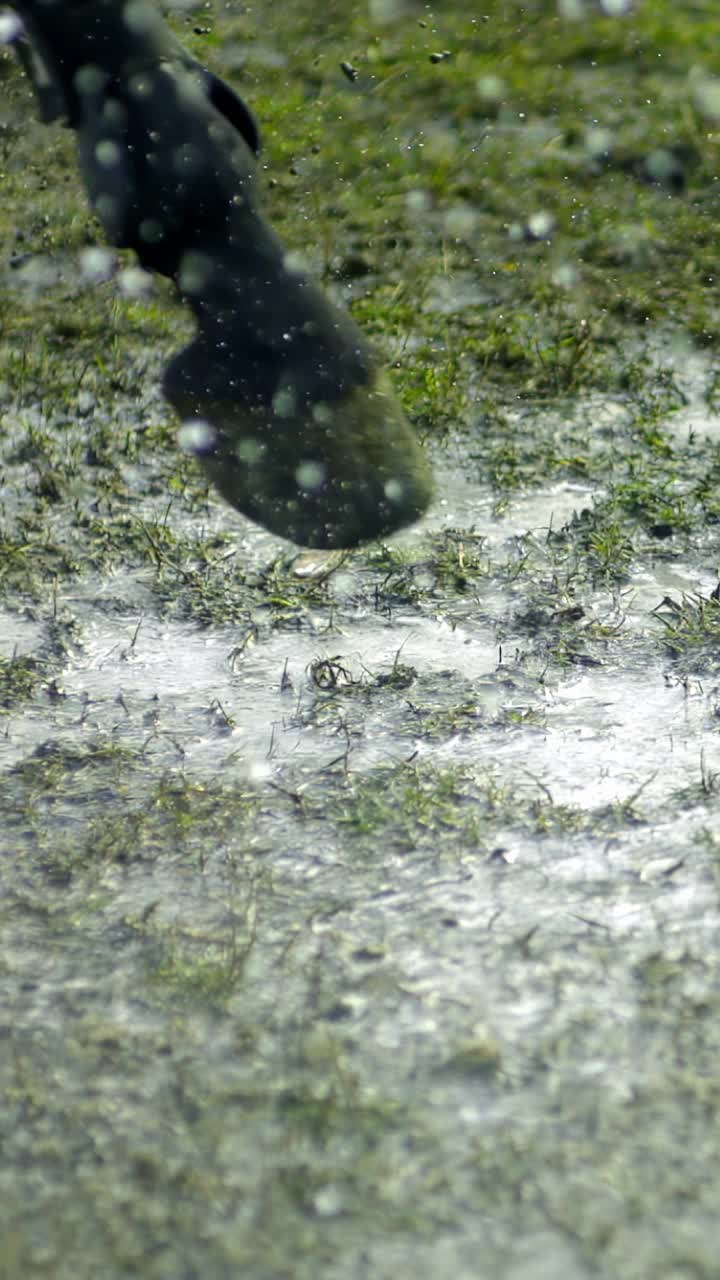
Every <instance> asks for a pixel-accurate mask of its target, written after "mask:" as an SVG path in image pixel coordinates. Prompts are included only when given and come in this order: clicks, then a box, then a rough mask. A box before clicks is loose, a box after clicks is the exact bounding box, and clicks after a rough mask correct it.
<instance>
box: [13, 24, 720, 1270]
mask: <svg viewBox="0 0 720 1280" xmlns="http://www.w3.org/2000/svg"><path fill="white" fill-rule="evenodd" d="M715 8H716V6H715V5H713V4H710V2H709V0H707V2H706V0H696V3H694V4H692V5H685V6H678V5H673V4H670V3H669V0H662V2H660V0H659V2H658V3H649V0H647V2H646V3H645V4H644V5H640V6H638V8H637V11H636V12H633V13H632V14H629V15H627V16H625V17H624V18H622V19H620V18H616V19H609V18H607V17H604V18H603V17H602V16H600V15H599V14H598V13H597V11H596V7H594V6H590V5H588V6H587V10H588V11H587V12H586V13H585V15H584V17H583V18H582V20H581V21H577V22H573V21H569V20H568V19H566V18H563V17H561V16H559V15H558V12H557V8H556V6H555V5H554V4H550V3H539V4H536V5H533V6H528V5H525V4H522V5H521V4H518V3H515V2H514V0H513V2H511V3H499V0H498V3H491V4H489V6H485V10H486V11H485V10H484V12H483V14H479V13H475V12H473V11H471V10H470V9H468V7H467V6H462V5H458V4H449V5H445V6H443V8H442V12H440V11H438V12H433V11H431V10H428V9H426V8H422V9H421V8H418V7H413V6H412V5H407V6H405V7H403V6H399V5H397V6H396V5H387V6H383V5H371V6H370V7H369V8H368V6H366V5H350V4H348V3H346V2H345V0H330V3H329V4H326V5H324V6H323V8H322V10H319V9H316V8H313V7H312V6H308V5H307V4H301V3H299V0H298V2H297V3H296V0H290V2H289V3H286V4H284V5H283V6H282V11H280V10H279V9H278V8H277V6H276V7H275V9H274V10H273V11H270V10H262V9H258V10H257V11H256V10H255V9H247V8H241V7H240V6H237V5H231V6H230V7H229V8H228V7H226V6H220V5H218V4H215V3H213V4H211V5H210V6H209V7H207V8H203V9H197V10H190V11H188V13H187V14H186V15H185V16H184V17H183V16H182V15H180V16H177V17H176V19H175V22H176V25H177V27H178V29H179V30H180V31H181V32H182V33H183V35H184V37H186V38H187V41H188V43H189V45H190V47H191V48H192V49H193V51H194V52H195V53H196V54H197V55H198V56H199V57H201V58H202V59H203V60H204V61H207V62H208V63H210V64H211V65H212V66H213V67H214V69H216V70H218V71H219V72H221V73H223V74H228V75H230V76H231V78H232V79H233V82H234V83H235V84H236V85H237V86H238V87H239V89H240V91H241V92H243V93H245V94H246V95H247V97H248V100H249V101H250V102H251V104H252V106H253V108H254V109H255V111H256V112H257V115H258V117H259V119H260V122H261V127H262V133H263V137H264V143H265V151H264V153H263V161H262V163H263V165H264V166H266V168H265V169H264V170H263V175H262V184H261V185H262V200H263V205H264V208H265V209H266V211H267V213H268V215H269V217H270V218H271V220H272V222H273V224H274V225H275V226H276V227H277V229H278V230H279V231H280V233H281V234H282V236H283V238H284V239H285V241H286V243H287V244H288V246H289V247H290V248H292V249H293V250H295V251H297V252H300V253H302V254H304V255H305V257H306V258H308V260H309V262H310V265H311V266H312V268H313V269H314V270H315V271H316V273H317V274H318V275H320V276H321V278H322V279H323V280H324V282H325V284H326V286H327V287H328V288H329V289H331V290H332V291H334V293H335V295H336V296H338V297H339V298H341V299H342V300H343V301H344V302H345V303H346V304H347V305H349V306H350V307H351V309H352V310H353V313H354V314H355V315H356V317H357V318H358V320H359V321H360V322H361V323H362V324H363V325H364V327H365V328H366V329H367V330H368V332H369V333H371V334H372V335H373V337H374V338H375V340H376V341H377V343H378V345H379V346H381V347H382V348H383V349H384V350H385V352H386V353H387V357H388V361H389V363H390V365H391V375H392V378H393V380H394V383H395V385H396V387H397V389H398V391H399V394H400V396H401V398H402V400H403V403H404V404H405V406H406V408H407V410H408V412H409V414H410V415H411V416H412V418H413V420H414V421H415V423H416V424H417V427H418V429H419V431H420V433H421V435H422V436H423V438H424V440H425V441H426V443H427V444H428V447H429V448H430V449H431V451H432V452H433V454H434V457H435V458H436V460H437V462H438V465H439V468H440V474H443V475H444V474H447V473H448V472H452V471H453V469H454V470H455V471H456V472H460V473H462V476H463V478H464V480H465V481H466V482H467V485H468V486H470V487H471V488H472V491H473V500H472V503H471V504H470V508H469V514H467V512H466V511H464V510H463V508H462V506H461V504H460V503H459V500H458V499H457V495H456V493H455V492H454V490H453V489H452V486H450V487H449V489H448V492H447V494H446V493H445V491H444V489H443V488H442V486H441V492H440V494H439V500H440V503H442V501H443V500H446V501H447V504H448V505H447V513H446V518H443V519H442V520H440V519H438V520H436V521H435V523H431V524H429V525H428V526H427V528H425V529H423V531H422V532H421V533H420V534H419V535H411V536H410V537H409V538H408V539H405V540H400V541H398V542H397V543H395V544H393V545H389V546H382V545H378V546H371V547H367V548H364V549H362V550H360V551H359V552H357V553H355V554H354V555H353V556H352V557H349V558H348V559H347V560H345V561H342V562H339V563H336V562H333V563H332V564H326V565H325V566H324V567H323V566H322V565H320V567H319V568H318V569H317V570H313V571H312V572H305V571H304V570H303V567H302V564H301V563H300V562H296V561H295V559H294V557H293V554H292V552H291V550H290V549H281V548H279V547H278V545H277V543H275V542H271V541H270V540H263V538H262V536H261V535H259V534H257V533H256V532H254V531H250V530H249V528H248V526H245V525H243V524H241V523H240V522H239V521H238V520H236V519H235V517H233V516H232V515H231V514H230V513H228V512H226V511H225V510H224V508H223V507H222V506H221V505H220V504H219V502H218V501H217V500H216V498H215V497H214V495H213V494H212V493H210V492H208V489H207V486H206V485H205V483H204V482H203V480H202V478H201V477H200V475H199V474H198V472H197V471H196V469H195V467H194V465H193V463H192V461H189V460H188V459H187V458H185V457H184V456H183V455H182V454H181V453H180V451H179V450H178V449H177V447H176V444H175V424H174V423H173V421H172V419H171V417H170V415H169V413H168V411H167V409H166V407H165V406H164V404H163V403H162V401H161V399H160V396H159V393H158V391H157V382H158V378H159V374H160V370H161V368H162V364H163V361H164V360H165V358H166V357H167V355H168V354H169V353H170V352H171V351H173V350H177V349H178V347H179V346H180V345H181V344H182V342H183V341H184V340H185V338H186V336H187V334H188V333H189V331H190V326H189V324H188V321H187V318H186V316H184V315H183V314H182V312H181V310H180V309H179V308H178V307H177V304H176V303H175V302H174V300H173V299H172V297H171V296H170V293H169V291H168V290H167V289H166V288H165V287H164V286H163V285H162V284H158V283H156V284H155V286H154V288H153V291H152V292H151V293H150V294H149V295H148V296H144V295H143V296H135V295H133V294H132V292H131V293H130V294H128V291H127V290H128V280H127V277H124V276H123V275H122V272H123V270H124V269H126V268H127V267H128V266H130V265H131V263H130V262H129V260H127V259H126V258H125V257H124V256H123V255H118V262H117V265H118V268H119V272H120V274H115V275H114V276H113V277H112V278H111V279H109V280H107V281H105V282H101V283H93V281H92V280H90V279H89V278H86V277H83V274H82V272H81V271H79V270H78V254H80V253H81V252H82V251H83V250H84V249H87V248H88V247H91V246H93V245H95V244H96V243H97V241H98V229H97V227H96V226H95V224H94V223H93V221H92V219H91V218H90V217H89V216H88V214H87V212H86V208H85V204H84V198H83V195H82V192H81V190H80V185H79V181H78V178H77V175H76V168H75V160H74V153H73V143H72V138H71V137H70V135H69V134H68V133H67V132H66V131H63V130H62V129H59V128H58V129H53V130H46V129H42V128H41V127H40V126H35V125H33V124H31V123H29V122H28V114H29V110H30V108H29V102H28V96H27V86H26V85H25V84H24V83H23V81H22V79H21V77H20V76H19V74H18V72H17V69H15V68H14V67H13V65H12V63H11V62H10V61H9V59H5V58H3V61H2V64H0V78H2V81H3V89H4V93H5V95H6V101H7V108H6V119H5V121H4V127H3V129H2V131H1V132H2V137H1V138H0V148H1V150H2V162H3V172H4V186H3V208H2V211H1V212H0V229H1V230H2V239H3V244H4V245H5V251H4V259H3V264H2V268H1V270H2V278H3V286H4V288H3V297H2V300H1V301H0V319H1V320H2V325H3V343H2V346H1V348H0V412H1V415H2V418H1V420H2V438H1V440H0V454H1V456H2V485H3V487H2V493H1V495H0V597H1V599H2V606H3V609H4V611H5V612H4V613H3V619H4V623H5V625H6V626H7V629H8V643H7V646H6V647H5V648H3V650H2V654H1V655H0V714H1V720H0V730H1V731H2V738H0V750H1V751H2V753H3V757H4V759H3V781H2V789H1V791H0V817H1V818H2V823H1V824H0V825H1V826H2V830H3V836H2V838H0V845H1V846H2V847H1V849H0V855H1V859H2V868H3V876H2V881H3V883H2V896H1V898H0V922H1V923H2V925H3V948H2V953H1V954H0V969H1V970H2V981H3V990H4V996H5V1001H4V1004H5V1012H4V1013H3V1015H2V1017H0V1024H1V1025H0V1079H1V1080H2V1095H3V1108H2V1120H1V1121H0V1128H1V1129H2V1144H3V1145H2V1157H1V1158H0V1189H1V1190H2V1195H0V1201H2V1208H1V1209H0V1227H1V1228H2V1229H1V1230H0V1275H7V1277H8V1280H15V1277H16V1276H23V1277H24V1276H35V1275H37V1276H40V1275H53V1276H57V1277H58V1280H64V1277H65V1276H73V1278H75V1277H77V1276H82V1275H84V1274H90V1273H92V1274H93V1275H94V1274H99V1273H102V1274H103V1275H108V1276H109V1277H112V1278H113V1280H114V1278H115V1277H118V1280H119V1278H120V1277H125V1276H129V1275H136V1274H139V1273H142V1274H143V1276H147V1277H148V1280H152V1278H153V1277H162V1280H170V1278H172V1280H177V1277H178V1276H180V1275H182V1276H187V1277H188V1278H189V1277H194V1276H197V1275H202V1276H204V1277H208V1280H224V1278H225V1277H228V1278H229V1277H231V1276H232V1277H234V1276H237V1275H239V1274H242V1275H243V1276H248V1277H252V1280H280V1277H286V1276H290V1275H292V1276H293V1277H294V1278H295V1277H297V1280H305V1278H306V1277H307V1280H310V1277H312V1280H318V1277H322V1278H323V1280H334V1278H335V1277H339V1276H343V1277H345V1276H355V1275H356V1274H357V1275H358V1276H359V1275H360V1274H363V1275H372V1276H378V1277H385V1276H390V1275H392V1276H403V1275H405V1274H410V1273H411V1272H412V1274H413V1275H415V1276H417V1277H418V1278H419V1280H430V1278H431V1277H432V1280H436V1277H437V1276H442V1275H447V1274H452V1275H457V1276H459V1277H462V1276H465V1275H473V1276H476V1275H477V1274H478V1265H479V1264H478V1258H480V1259H482V1262H481V1267H482V1268H483V1270H482V1275H483V1276H485V1275H487V1276H488V1277H489V1276H493V1277H495V1276H498V1277H504V1276H508V1277H510V1276H512V1278H513V1280H516V1277H518V1278H519V1277H520V1276H522V1277H523V1280H525V1277H528V1280H529V1278H530V1277H533V1280H534V1277H535V1276H536V1275H537V1276H540V1275H541V1274H542V1275H545V1274H548V1275H549V1274H552V1275H562V1276H567V1277H568V1278H569V1280H585V1277H590V1276H601V1277H612V1280H636V1278H637V1277H644V1276H650V1275H652V1276H658V1277H663V1278H664V1280H671V1278H672V1280H686V1278H689V1277H691V1276H692V1277H693V1280H699V1278H705V1277H707V1280H711V1277H714V1276H715V1274H716V1270H717V1254H718V1243H719V1242H718V1232H717V1223H716V1219H717V1212H716V1208H717V1198H718V1179H717V1175H716V1168H717V1160H716V1150H717V1144H718V1138H719V1135H720V1122H719V1120H720V1107H719V1105H718V1096H717V1085H716V1063H717V1055H718V1050H719V1048H720V1045H719V1044H718V1032H717V1028H718V1026H719V1025H720V1019H719V1017H718V1015H719V1014H720V1004H719V1001H718V983H717V971H718V953H717V947H716V943H715V938H716V936H717V889H718V883H720V881H718V874H717V869H718V865H719V862H718V848H717V837H716V835H715V830H716V827H717V805H718V782H717V779H718V760H717V725H718V719H717V700H718V699H717V689H716V677H717V669H718V652H720V620H719V618H718V603H717V599H716V595H717V592H716V590H715V584H716V581H717V569H718V563H719V560H720V557H719V556H718V539H717V530H718V527H719V526H718V522H719V519H720V496H719V495H720V447H719V446H718V442H717V424H716V422H715V419H714V417H713V415H714V413H715V412H716V410H717V384H718V368H717V342H718V332H720V328H719V324H718V322H719V320H720V307H719V306H718V300H717V278H716V272H717V208H716V205H717V195H716V191H715V188H716V185H717V181H716V178H717V167H718V159H719V157H720V152H719V150H718V138H719V136H720V135H718V131H717V121H718V111H717V93H718V91H717V83H718V81H717V79H716V77H718V76H720V55H719V54H718V49H717V18H716V12H715ZM445 53H447V54H448V55H449V56H440V57H439V58H438V57H437V56H435V55H438V54H440V55H444V54H445ZM343 62H345V63H348V64H351V65H352V67H354V68H355V69H356V70H357V72H358V74H357V77H356V78H354V79H352V78H348V75H347V73H344V72H343V71H342V69H341V63H343ZM130 283H132V277H131V278H130ZM443 468H444V471H443ZM443 483H444V482H443ZM568 490H569V491H570V492H571V493H575V492H576V494H577V496H576V500H575V501H574V503H573V505H572V509H571V510H570V511H569V513H568V514H562V515H559V516H556V515H555V508H554V507H553V501H554V499H553V498H552V494H553V493H555V492H556V493H558V494H562V493H563V492H567V491H568ZM548 495H550V496H548ZM558 502H560V498H558ZM523 504H526V505H525V506H523ZM535 504H537V505H535ZM558 509H559V508H558ZM439 510H440V511H441V512H442V510H443V508H439ZM525 510H527V512H529V514H528V515H527V517H525V516H523V514H522V513H523V511H525ZM538 511H541V512H542V515H541V516H538V515H537V512H538ZM466 514H467V519H466V518H465V516H466ZM648 581H649V582H650V584H651V585H650V587H647V586H646V585H645V584H646V583H647V582H648ZM661 584H663V585H661ZM643 592H644V594H641V602H640V603H639V604H637V603H635V595H636V593H643ZM653 593H654V594H653ZM650 596H652V598H650ZM152 628H154V630H152ZM176 628H184V630H182V631H181V632H176ZM146 633H147V634H152V640H150V639H148V640H146V638H145V637H146ZM108 634H110V636H111V639H110V640H107V639H106V637H107V635H108ZM179 634H181V635H182V637H184V641H180V640H178V638H177V637H178V635H179ZM98 636H99V637H100V638H98ZM428 637H430V639H428ZM183 643H185V644H186V645H187V648H188V653H187V655H186V654H184V653H183V651H182V644H183ZM203 646H204V647H203ZM214 646H217V649H218V650H219V655H220V656H219V657H218V659H217V663H216V666H215V667H214V668H213V672H214V675H213V677H212V678H213V679H215V680H216V682H217V687H216V688H213V691H212V696H210V695H209V694H208V688H207V685H208V679H209V677H208V676H207V674H206V672H205V670H204V669H203V667H202V661H201V659H202V658H203V656H207V654H209V655H210V657H212V656H213V654H214V653H215V647H214ZM373 646H374V647H373ZM268 654H270V655H271V656H270V657H268V656H267V655H268ZM479 654H481V655H482V654H484V655H486V656H485V657H479V656H478V655H479ZM175 664H176V665H177V673H174V671H173V666H174V665H175ZM138 673H139V674H138ZM645 674H647V678H648V680H649V679H650V678H651V677H652V676H653V674H654V675H655V684H654V685H653V686H652V694H651V695H650V694H648V693H647V688H648V685H647V683H645V684H643V683H642V680H641V677H642V676H643V675H645ZM64 678H65V680H66V681H67V683H68V685H69V688H68V690H66V689H65V688H64V687H63V679H64ZM633 681H634V682H635V683H633ZM613 682H615V685H616V686H617V687H618V688H624V687H625V685H626V684H627V685H628V687H629V688H630V689H637V690H639V692H638V693H637V695H632V696H636V697H637V705H636V706H635V707H634V709H633V715H632V716H631V717H630V718H629V719H625V720H623V719H622V713H623V711H624V703H623V701H622V699H621V698H619V697H617V696H615V695H614V693H613ZM628 696H630V695H628ZM583 697H584V698H585V699H586V701H585V702H583ZM573 698H574V699H576V700H577V701H576V702H575V703H572V704H571V701H570V700H571V699H573ZM645 698H647V702H645V701H643V699H645ZM663 699H665V701H663ZM569 706H570V708H571V710H568V707H569ZM584 707H586V708H587V711H586V712H585V711H584V709H583V708H584ZM666 707H667V708H669V709H666ZM571 712H572V714H571ZM661 712H662V714H661ZM270 721H271V722H272V723H271V724H270V723H269V722H270ZM646 725H647V727H645V726H646ZM638 726H639V727H638ZM644 736H646V737H647V738H648V739H649V740H650V748H652V749H650V748H648V749H647V750H646V749H645V745H646V744H645V743H644V741H643V738H644ZM625 737H628V738H629V739H630V747H629V748H628V750H627V758H625V757H623V763H622V765H621V766H619V767H618V773H617V775H613V774H612V770H613V768H614V767H615V762H614V756H615V754H617V753H620V754H622V752H623V750H624V749H625V745H626V744H625ZM587 751H591V754H590V755H589V756H588V755H586V754H584V753H585V752H587ZM588 761H589V763H588ZM607 775H610V776H611V778H612V777H613V776H616V778H617V779H619V781H617V785H616V786H615V788H614V790H613V789H612V788H609V795H610V798H609V799H608V798H607V796H606V795H605V791H604V790H603V788H604V786H605V783H606V778H607ZM591 784H593V786H591ZM583 786H585V788H586V789H585V790H583V789H582V788H583Z"/></svg>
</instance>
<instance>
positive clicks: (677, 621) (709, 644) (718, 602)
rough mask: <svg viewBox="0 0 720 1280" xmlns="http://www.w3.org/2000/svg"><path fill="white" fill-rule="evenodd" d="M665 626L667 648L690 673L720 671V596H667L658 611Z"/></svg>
mask: <svg viewBox="0 0 720 1280" xmlns="http://www.w3.org/2000/svg"><path fill="white" fill-rule="evenodd" d="M655 617H656V618H657V619H658V620H659V621H660V622H661V623H662V625H663V627H664V634H663V637H662V642H663V645H664V647H665V649H666V651H667V652H668V653H669V654H670V655H671V657H672V658H673V660H674V661H675V662H677V663H678V664H679V665H680V666H681V667H682V668H684V669H685V670H688V671H705V672H711V671H718V670H720V593H718V591H715V592H713V594H712V595H711V596H709V597H705V596H701V595H684V596H682V597H681V598H680V600H676V599H674V598H673V597H672V596H665V598H664V600H662V601H661V603H660V604H659V605H658V607H657V609H656V610H655Z"/></svg>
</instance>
